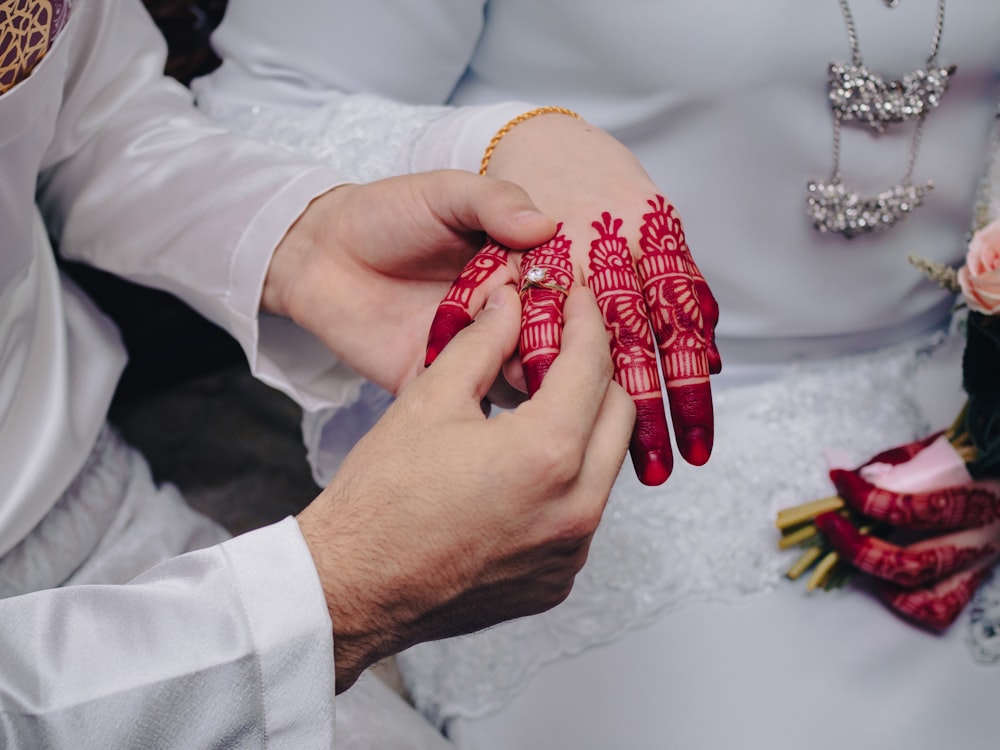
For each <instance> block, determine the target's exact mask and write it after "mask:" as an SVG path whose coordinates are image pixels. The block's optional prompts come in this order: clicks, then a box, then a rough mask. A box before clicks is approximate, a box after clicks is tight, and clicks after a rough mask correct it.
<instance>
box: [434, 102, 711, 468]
mask: <svg viewBox="0 0 1000 750" xmlns="http://www.w3.org/2000/svg"><path fill="white" fill-rule="evenodd" d="M489 175H490V176H494V177H500V178H503V179H505V180H509V181H512V182H515V183H517V184H518V185H520V186H522V187H523V188H524V189H525V190H526V191H527V192H528V194H529V195H530V196H531V198H532V200H533V201H534V202H535V204H536V205H537V206H538V207H539V208H540V209H541V210H542V211H544V212H545V213H546V214H547V215H549V216H554V217H557V218H559V219H561V220H562V223H561V224H560V225H559V229H558V230H557V232H556V235H555V236H554V237H553V238H551V239H550V240H548V241H547V242H545V243H544V244H542V245H540V246H539V247H537V248H534V249H532V250H530V251H528V252H526V253H524V254H517V255H516V256H510V255H508V253H507V250H506V248H505V247H504V246H503V245H502V244H501V243H500V242H499V238H495V239H497V240H498V242H489V243H487V245H486V246H485V247H484V248H483V250H482V251H481V252H480V253H479V254H478V255H477V256H476V257H475V258H474V259H473V260H472V261H471V262H470V263H469V265H468V266H466V268H465V269H464V270H463V272H462V273H461V274H460V275H459V277H458V279H457V280H456V281H455V283H454V284H453V286H452V288H451V290H450V291H449V292H448V295H447V296H446V297H445V299H444V301H443V302H442V304H441V306H440V307H439V309H438V313H437V316H436V317H435V321H434V325H433V326H432V328H431V333H430V337H429V341H428V349H427V362H428V363H430V362H431V361H433V360H434V358H435V357H436V356H437V354H438V353H439V352H440V351H441V349H442V348H443V347H444V346H445V344H447V342H448V340H450V338H451V337H452V336H454V335H455V333H457V332H458V331H459V330H461V329H462V328H463V327H464V326H465V325H467V324H468V323H469V322H470V321H471V320H472V319H473V318H474V317H475V315H476V313H477V312H478V311H479V310H480V309H481V307H482V305H483V302H484V300H485V299H486V297H487V295H488V294H489V292H490V291H491V290H492V289H493V288H495V287H496V286H498V285H501V284H506V283H514V284H516V285H517V288H518V289H519V290H520V293H521V300H522V304H523V308H524V309H523V317H522V333H521V345H520V357H521V363H522V365H523V368H524V378H525V380H526V385H527V390H528V392H529V393H533V392H534V391H535V390H536V389H537V388H538V386H539V385H540V383H541V381H542V378H543V377H544V375H545V372H546V371H547V369H548V367H549V365H550V364H551V363H552V360H553V359H554V357H555V355H556V353H557V352H558V351H559V346H560V337H561V330H562V305H563V304H564V300H565V296H566V291H567V290H568V289H569V288H570V287H572V286H573V285H574V284H586V285H587V286H589V287H590V288H591V289H592V290H593V292H594V294H595V296H596V297H597V301H598V305H599V306H600V308H601V311H602V314H603V317H604V321H605V326H606V328H607V330H608V333H609V336H610V339H611V352H612V359H613V361H614V364H615V377H616V380H617V381H618V382H619V383H620V384H621V385H622V386H623V387H624V388H625V389H626V390H627V391H628V392H629V394H630V395H631V396H632V398H633V401H634V402H635V405H636V410H637V418H636V425H635V430H634V433H633V437H632V443H631V446H630V452H631V455H632V461H633V464H634V466H635V468H636V473H637V474H638V476H639V479H640V480H641V481H642V482H644V483H645V484H650V485H656V484H661V483H662V482H664V481H666V479H667V477H668V476H669V475H670V472H671V470H672V468H673V455H672V451H671V448H670V435H669V430H668V427H667V420H666V414H665V410H664V406H663V396H662V387H661V382H660V377H659V372H658V368H657V354H658V355H659V360H660V363H661V364H662V367H663V372H664V375H665V378H666V389H667V394H668V397H669V403H670V414H671V420H672V422H673V426H674V430H675V434H676V441H677V446H678V448H679V450H680V453H681V455H682V456H683V457H684V458H685V459H686V460H687V461H688V462H689V463H692V464H696V465H700V464H703V463H705V462H706V461H707V460H708V458H709V455H710V453H711V450H712V443H713V435H714V432H713V416H712V397H711V387H710V385H709V375H710V374H715V373H718V372H719V371H720V370H721V367H722V363H721V359H720V358H719V353H718V350H717V349H716V347H715V341H714V329H715V325H716V322H717V321H718V315H719V310H718V305H717V304H716V302H715V299H714V297H713V296H712V293H711V291H710V290H709V287H708V284H707V283H706V282H705V279H704V277H703V276H702V275H701V273H700V271H699V270H698V268H697V266H696V265H695V263H694V261H693V260H692V258H691V255H690V252H689V250H688V246H687V242H686V240H685V236H684V230H683V227H682V225H681V221H680V217H679V216H678V214H677V211H676V209H675V208H674V207H673V205H671V204H670V203H669V201H667V200H666V199H665V198H664V197H663V196H662V195H661V194H660V191H659V189H658V188H657V187H656V185H655V184H654V183H653V182H652V180H650V178H649V176H648V175H647V174H646V172H645V170H644V169H643V168H642V166H641V165H640V164H639V163H638V161H637V160H636V159H635V157H634V156H632V154H631V153H630V152H629V151H628V150H627V149H626V148H625V147H624V146H622V145H621V144H620V143H619V142H618V141H617V140H615V139H614V138H612V137H611V136H609V135H608V134H607V133H604V132H603V131H601V130H599V129H598V128H595V127H593V126H591V125H589V124H588V123H586V122H583V121H581V120H578V119H576V118H573V117H570V116H566V115H562V114H545V115H539V116H537V117H534V118H532V119H529V120H527V121H525V122H522V123H521V124H519V125H517V126H516V127H514V128H513V129H512V130H510V131H509V132H508V133H507V134H506V135H505V136H504V137H503V138H502V139H501V140H500V142H499V143H498V144H497V146H496V148H495V150H494V151H493V154H492V156H491V159H490V162H489Z"/></svg>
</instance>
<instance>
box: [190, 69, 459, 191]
mask: <svg viewBox="0 0 1000 750" xmlns="http://www.w3.org/2000/svg"><path fill="white" fill-rule="evenodd" d="M195 88H196V90H197V86H196V87H195ZM198 106H199V107H200V108H201V109H202V110H203V111H204V112H205V113H206V114H208V115H209V116H210V117H212V118H213V119H215V120H217V121H219V122H220V123H222V124H223V125H225V126H226V127H228V128H231V129H233V130H237V131H239V132H243V133H246V134H247V135H251V136H254V137H255V138H258V139H260V140H264V141H267V142H269V143H271V144H273V145H277V146H281V147H282V148H285V149H288V150H290V151H294V152H297V153H300V154H304V155H307V156H310V157H312V158H315V159H319V160H321V161H323V162H324V163H325V164H327V165H328V166H331V167H333V168H334V169H336V170H337V171H339V172H341V173H343V175H344V178H345V179H347V180H353V181H356V182H371V181H372V180H379V179H383V178H385V177H393V176H395V175H399V174H404V173H407V172H409V171H411V170H410V168H409V166H410V164H411V161H412V155H413V152H414V150H415V148H416V146H417V145H418V144H419V142H420V139H421V137H422V136H423V135H424V134H425V133H426V131H427V129H428V127H429V126H430V125H432V124H433V123H434V122H436V121H438V120H439V119H441V118H442V117H444V116H445V115H447V114H448V113H449V112H450V111H451V108H450V107H427V106H408V105H403V104H398V103H396V102H393V101H390V100H388V99H383V98H381V97H377V96H369V95H363V94H354V95H351V96H347V97H343V98H340V99H337V100H335V101H333V102H331V103H329V104H326V105H323V106H319V107H281V106H248V105H240V106H230V105H228V104H226V103H225V102H224V101H220V100H216V99H215V98H206V97H199V100H198ZM372 144H378V147H377V148H373V147H372Z"/></svg>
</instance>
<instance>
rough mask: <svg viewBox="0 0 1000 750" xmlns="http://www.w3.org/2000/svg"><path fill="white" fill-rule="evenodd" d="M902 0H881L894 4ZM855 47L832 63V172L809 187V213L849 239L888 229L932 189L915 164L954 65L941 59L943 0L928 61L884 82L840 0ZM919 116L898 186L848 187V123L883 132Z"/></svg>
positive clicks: (818, 223) (818, 225)
mask: <svg viewBox="0 0 1000 750" xmlns="http://www.w3.org/2000/svg"><path fill="white" fill-rule="evenodd" d="M898 1H899V0H883V2H884V3H885V5H886V6H887V7H889V8H895V7H896V5H897V4H898ZM838 2H839V3H840V10H841V12H842V13H843V15H844V23H845V25H846V26H847V39H848V41H849V42H850V45H851V61H850V62H849V63H843V62H832V63H830V67H829V75H828V80H829V86H830V91H829V99H830V106H831V108H832V110H833V171H832V173H831V175H830V179H828V180H826V181H821V180H813V181H810V182H809V184H808V186H807V198H808V213H809V218H810V219H812V222H813V226H815V227H816V229H818V230H819V231H820V232H836V233H838V234H842V235H844V236H845V237H847V238H848V239H850V238H851V237H856V236H858V235H861V234H869V233H871V232H879V231H882V230H885V229H889V228H890V227H892V226H893V225H895V224H896V222H898V221H899V220H900V219H902V218H904V217H905V216H907V215H908V214H909V213H910V212H911V211H913V209H915V208H916V207H917V206H919V205H920V204H921V203H922V202H923V200H924V197H925V196H926V195H927V194H928V193H929V192H930V191H931V190H932V189H933V188H934V184H933V182H931V181H927V182H925V183H922V184H919V185H914V184H913V182H912V178H913V167H914V164H915V163H916V161H917V153H918V151H919V150H920V136H921V133H922V131H923V127H924V120H925V119H926V118H927V115H928V113H929V112H930V111H931V110H933V109H934V108H936V107H937V106H938V104H940V103H941V97H942V96H944V92H945V91H946V90H947V88H948V84H949V83H950V81H951V76H952V75H953V74H954V72H955V66H954V65H952V66H950V67H941V66H940V65H938V62H937V55H938V48H939V47H940V45H941V31H942V29H943V28H944V4H945V0H938V8H937V21H936V23H935V25H934V35H933V36H932V37H931V50H930V53H929V54H928V56H927V64H926V65H925V66H924V67H922V68H917V69H915V70H913V71H912V72H910V73H907V74H906V75H905V76H903V78H902V79H901V80H898V81H886V80H885V79H884V78H883V77H882V76H880V75H878V74H877V73H874V72H872V71H871V70H869V69H868V68H867V67H866V66H865V64H864V61H863V60H862V58H861V49H860V46H859V44H858V33H857V30H856V29H855V26H854V16H853V15H852V14H851V8H850V6H849V5H848V2H847V0H838ZM911 120H915V121H916V122H915V124H914V130H913V139H912V141H911V142H910V150H909V154H908V156H907V163H906V172H905V173H904V175H903V179H902V180H901V181H900V182H899V183H898V184H896V185H892V186H891V187H889V188H887V189H886V190H883V191H881V192H880V193H877V194H876V195H874V196H862V195H861V194H859V193H857V192H855V191H853V190H851V189H849V188H848V187H846V186H845V185H844V183H843V181H842V179H841V174H840V136H841V131H842V129H843V126H844V124H845V123H847V124H855V125H857V126H859V127H866V128H868V129H869V130H871V131H872V132H874V133H877V134H880V133H883V132H885V130H886V129H887V128H888V127H890V126H893V125H898V124H900V123H904V122H908V121H911Z"/></svg>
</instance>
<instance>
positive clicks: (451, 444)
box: [299, 287, 635, 691]
mask: <svg viewBox="0 0 1000 750" xmlns="http://www.w3.org/2000/svg"><path fill="white" fill-rule="evenodd" d="M519 314H520V306H519V305H518V299H517V295H516V294H515V292H514V291H513V290H512V289H511V288H510V287H501V288H499V289H498V290H496V291H495V292H494V293H493V294H492V295H491V297H490V301H489V303H488V304H487V305H486V308H485V309H484V310H483V311H482V312H481V313H480V315H479V316H478V318H477V319H476V321H475V322H474V323H473V324H472V325H470V326H469V327H467V328H466V329H465V330H463V331H462V332H461V333H460V334H458V336H457V337H456V338H455V340H454V341H453V342H452V344H451V345H450V346H449V347H448V349H447V351H445V352H443V353H442V354H441V356H440V357H438V358H437V360H436V361H435V362H434V364H433V365H432V366H431V367H429V368H428V369H427V370H426V371H425V372H424V373H423V374H422V375H421V376H420V377H418V378H417V379H416V380H415V381H414V382H412V383H411V384H410V385H409V386H408V387H406V388H405V389H404V390H403V391H402V393H401V394H400V396H399V398H398V399H397V400H396V401H395V402H394V403H393V405H392V406H391V407H390V408H389V410H388V412H387V413H386V414H385V416H384V417H383V418H382V420H381V421H380V422H379V423H378V424H377V425H376V426H375V427H374V428H373V429H372V430H371V432H369V433H368V434H367V435H366V436H365V437H364V438H363V439H362V440H361V441H360V442H359V443H358V445H357V446H356V447H355V448H354V450H353V451H352V452H351V453H350V454H349V455H348V457H347V459H346V460H345V461H344V463H343V465H342V467H341V468H340V470H339V472H338V473H337V476H336V478H335V479H334V481H333V482H332V483H331V484H330V486H329V487H327V488H326V490H324V491H323V493H322V494H320V496H319V497H318V498H316V500H314V501H313V503H312V504H311V505H310V506H309V507H308V508H306V509H305V510H304V511H303V512H302V513H301V514H300V515H299V523H300V525H301V527H302V532H303V535H304V537H305V539H306V541H307V543H308V544H309V547H310V549H311V551H312V554H313V557H314V559H315V561H316V567H317V569H318V571H319V574H320V579H321V581H322V584H323V588H324V591H325V593H326V597H327V605H328V607H329V610H330V615H331V619H332V621H333V629H334V651H335V662H336V672H337V690H338V691H342V690H345V689H347V688H348V687H350V685H351V684H352V683H353V682H354V680H355V679H356V678H357V676H358V674H360V672H361V671H362V670H363V669H365V668H366V667H367V666H368V665H369V664H371V663H372V662H374V661H375V660H377V659H379V658H382V657H384V656H386V655H388V654H391V653H395V652H397V651H399V650H401V649H403V648H406V647H408V646H410V645H412V644H414V643H417V642H420V641H426V640H432V639H437V638H443V637H448V636H453V635H458V634H461V633H466V632H471V631H474V630H478V629H480V628H483V627H487V626H489V625H492V624H495V623H497V622H500V621H503V620H507V619H511V618H515V617H520V616H523V615H529V614H533V613H537V612H541V611H543V610H546V609H548V608H550V607H552V606H554V605H556V604H558V603H559V602H560V601H562V600H563V599H564V598H565V597H566V596H567V595H568V593H569V591H570V588H571V587H572V584H573V579H574V576H575V575H576V573H577V572H578V571H579V570H580V568H581V566H582V565H583V563H584V561H585V559H586V557H587V552H588V549H589V545H590V540H591V536H592V535H593V533H594V531H595V529H596V528H597V525H598V522H599V521H600V518H601V514H602V512H603V510H604V505H605V503H606V502H607V498H608V495H609V493H610V491H611V486H612V484H613V483H614V480H615V477H616V476H617V474H618V471H619V469H620V467H621V463H622V460H623V459H624V456H625V452H626V449H627V446H628V441H629V435H630V433H631V430H632V424H633V421H634V417H635V411H634V408H633V407H632V404H631V400H630V399H629V397H628V395H627V394H626V393H625V391H623V390H622V389H621V388H620V387H619V386H617V385H616V384H615V383H614V382H612V365H611V360H610V358H609V355H608V338H607V334H606V332H605V330H604V327H603V324H602V321H601V315H600V313H599V311H598V308H597V306H596V305H595V302H594V298H593V295H592V294H591V293H589V292H588V291H586V290H583V289H580V290H577V291H574V292H573V293H572V294H571V295H570V297H569V299H568V300H567V303H566V309H565V315H566V328H565V336H564V339H563V345H562V350H561V353H560V354H559V356H558V357H557V358H556V360H555V361H554V363H553V364H552V367H551V369H550V371H549V374H548V376H547V377H546V379H545V383H544V384H543V385H542V386H541V388H540V389H539V390H538V391H537V392H536V393H535V395H534V396H533V397H532V398H531V399H530V400H528V401H526V402H524V403H522V404H521V405H520V406H519V407H518V408H517V409H516V410H514V411H512V412H506V413H503V414H499V415H497V416H496V417H494V418H493V419H490V420H487V419H486V418H485V417H484V415H483V413H482V411H481V409H480V401H481V400H482V398H483V396H484V395H485V393H486V391H487V389H488V388H489V387H490V385H491V384H492V383H493V381H494V378H495V377H496V375H497V373H498V371H499V370H500V368H501V366H502V364H503V362H504V361H505V360H506V359H508V358H509V357H510V356H511V355H512V353H513V351H514V348H515V346H516V344H517V339H518V329H519Z"/></svg>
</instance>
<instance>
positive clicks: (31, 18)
mask: <svg viewBox="0 0 1000 750" xmlns="http://www.w3.org/2000/svg"><path fill="white" fill-rule="evenodd" d="M51 31H52V3H51V0H0V94H2V93H3V92H4V91H7V89H10V88H13V87H14V86H15V85H16V84H17V83H19V82H20V81H22V80H24V79H25V78H27V77H28V75H29V74H30V73H31V71H32V69H33V68H34V67H35V66H36V65H37V64H38V62H39V61H40V60H41V59H42V57H44V56H45V53H46V52H48V49H49V34H50V33H51Z"/></svg>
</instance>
